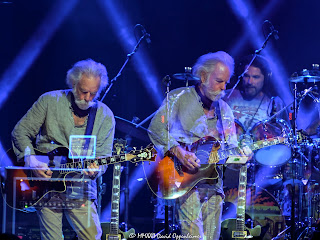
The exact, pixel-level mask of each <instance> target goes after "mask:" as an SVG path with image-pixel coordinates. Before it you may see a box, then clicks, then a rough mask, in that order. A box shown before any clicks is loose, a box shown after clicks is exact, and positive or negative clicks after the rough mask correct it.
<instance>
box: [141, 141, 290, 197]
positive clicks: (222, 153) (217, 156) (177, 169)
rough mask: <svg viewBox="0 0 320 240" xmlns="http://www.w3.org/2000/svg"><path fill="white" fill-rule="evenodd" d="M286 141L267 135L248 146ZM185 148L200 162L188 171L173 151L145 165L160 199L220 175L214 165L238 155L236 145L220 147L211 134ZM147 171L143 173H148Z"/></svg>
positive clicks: (151, 183) (152, 189) (263, 145)
mask: <svg viewBox="0 0 320 240" xmlns="http://www.w3.org/2000/svg"><path fill="white" fill-rule="evenodd" d="M281 143H285V144H287V140H286V138H284V137H275V138H269V139H266V140H261V141H257V142H254V143H252V144H251V145H248V147H250V149H251V150H252V151H254V150H258V149H261V148H264V147H268V146H272V145H277V144H281ZM185 148H186V149H187V150H188V151H191V152H194V153H195V154H196V156H197V157H198V159H200V161H201V167H200V168H198V169H196V170H194V171H190V170H188V169H187V168H185V167H184V166H183V165H182V164H181V163H180V162H179V160H177V159H176V158H175V157H174V155H173V154H171V153H170V152H168V153H167V154H166V155H165V156H164V158H161V157H160V156H159V154H155V157H156V159H155V161H154V162H153V163H152V164H150V165H149V166H148V165H144V167H145V168H151V169H150V171H151V172H152V174H151V175H150V177H148V185H149V187H150V189H151V191H152V192H153V193H154V194H155V195H156V196H157V197H160V198H163V199H176V198H178V197H181V196H182V195H184V194H186V193H187V192H189V191H190V190H191V189H192V188H193V187H194V186H195V185H196V184H197V183H198V182H200V181H201V180H215V179H217V178H218V177H219V173H218V171H217V169H216V165H219V164H225V163H226V160H227V159H228V158H229V157H231V156H239V155H240V149H239V148H230V149H224V150H222V149H220V143H219V141H217V140H216V139H215V138H214V137H204V138H201V139H199V140H198V141H196V142H194V143H193V144H191V145H186V146H185ZM236 161H237V158H235V161H234V162H235V163H236ZM147 171H148V170H146V171H145V172H147Z"/></svg>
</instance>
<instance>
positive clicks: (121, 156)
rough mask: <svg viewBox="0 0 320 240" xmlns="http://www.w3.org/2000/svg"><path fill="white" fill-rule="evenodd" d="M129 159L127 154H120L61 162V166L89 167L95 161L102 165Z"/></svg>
mask: <svg viewBox="0 0 320 240" xmlns="http://www.w3.org/2000/svg"><path fill="white" fill-rule="evenodd" d="M124 161H127V157H126V154H119V155H113V156H111V157H104V158H96V159H89V160H87V159H86V160H84V161H78V162H69V163H65V164H61V165H60V168H65V169H70V168H72V169H73V168H75V169H84V168H87V167H88V166H89V165H90V164H91V163H95V164H97V165H98V166H102V165H109V164H115V163H120V162H124Z"/></svg>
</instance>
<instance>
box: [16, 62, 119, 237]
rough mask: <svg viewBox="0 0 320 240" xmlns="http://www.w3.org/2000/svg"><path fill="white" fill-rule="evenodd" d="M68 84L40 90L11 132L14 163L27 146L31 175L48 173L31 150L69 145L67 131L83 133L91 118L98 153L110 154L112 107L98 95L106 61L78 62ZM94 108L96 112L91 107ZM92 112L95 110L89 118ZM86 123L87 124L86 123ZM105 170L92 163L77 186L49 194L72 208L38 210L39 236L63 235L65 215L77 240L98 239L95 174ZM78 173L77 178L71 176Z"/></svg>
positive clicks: (104, 82) (21, 158)
mask: <svg viewBox="0 0 320 240" xmlns="http://www.w3.org/2000/svg"><path fill="white" fill-rule="evenodd" d="M67 84H68V85H69V87H70V88H71V89H68V90H57V91H51V92H47V93H45V94H43V95H42V96H40V97H39V99H38V100H37V101H36V102H35V103H34V104H33V106H32V107H31V108H30V109H29V111H28V112H27V113H26V114H25V115H24V116H23V117H22V119H21V120H20V121H19V122H18V123H17V125H16V126H15V128H14V129H13V131H12V145H13V149H14V152H15V154H16V156H17V159H18V161H22V162H23V161H24V157H25V156H24V155H25V149H30V154H31V155H30V156H29V157H28V158H27V159H28V161H25V165H26V166H27V167H30V168H31V169H32V174H33V176H35V177H40V178H47V179H50V178H51V177H52V174H53V172H52V171H51V170H50V168H49V167H48V164H46V163H43V162H41V161H39V160H38V159H37V156H36V155H35V148H36V149H37V150H40V151H42V152H50V151H52V150H54V149H56V148H57V147H65V148H68V147H69V137H70V136H71V135H84V134H85V133H86V132H87V131H86V130H87V125H88V119H92V121H91V120H90V122H92V124H93V125H91V127H90V128H91V130H90V132H91V135H94V136H95V137H96V156H98V157H106V156H111V155H112V147H113V138H114V131H115V120H114V116H113V113H112V111H111V110H110V109H109V108H108V107H107V106H106V105H105V104H104V103H102V102H100V101H98V100H97V99H98V97H99V94H100V93H101V91H102V90H103V89H104V88H105V87H106V86H107V84H108V76H107V70H106V68H105V66H104V65H102V64H101V63H97V62H95V61H93V60H92V59H87V60H83V61H79V62H77V63H75V64H74V66H73V67H72V68H71V69H70V70H69V71H68V73H67ZM93 108H96V110H95V113H93V111H92V109H93ZM90 114H93V115H94V114H95V118H94V117H90V118H89V115H90ZM89 125H90V124H89ZM105 171H106V166H98V165H96V163H91V164H90V165H89V166H88V169H87V170H85V171H79V173H78V175H79V178H80V179H83V181H81V183H80V182H79V183H78V184H80V185H79V186H76V185H77V183H75V184H74V185H75V186H74V187H73V188H72V189H70V191H69V190H68V189H67V191H64V192H62V193H60V192H52V194H51V195H50V199H48V202H49V203H50V202H53V203H55V204H56V205H57V203H59V204H60V206H63V205H65V202H66V200H70V199H72V201H73V203H74V205H75V207H73V208H68V209H63V208H49V207H42V208H39V209H38V210H37V213H38V216H39V220H40V221H39V222H40V230H41V231H40V233H41V239H45V240H49V239H51V240H52V239H55V240H58V239H63V233H62V217H63V213H65V214H66V217H67V219H68V221H69V223H70V225H71V226H72V227H73V229H74V230H75V232H76V233H77V236H78V239H90V240H91V239H101V234H102V230H101V226H100V221H99V216H98V214H97V205H96V199H97V186H96V178H97V177H99V176H100V175H102V174H103V173H104V172H105ZM75 177H77V176H75Z"/></svg>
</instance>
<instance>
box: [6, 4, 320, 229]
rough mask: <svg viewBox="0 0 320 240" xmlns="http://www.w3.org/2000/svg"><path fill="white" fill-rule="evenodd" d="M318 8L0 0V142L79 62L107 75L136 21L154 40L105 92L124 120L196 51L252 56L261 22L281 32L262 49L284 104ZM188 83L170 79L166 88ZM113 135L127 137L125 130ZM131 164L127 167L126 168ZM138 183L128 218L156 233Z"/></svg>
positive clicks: (305, 63) (156, 96)
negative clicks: (96, 64)
mask: <svg viewBox="0 0 320 240" xmlns="http://www.w3.org/2000/svg"><path fill="white" fill-rule="evenodd" d="M106 2H108V3H106ZM236 2H237V4H236ZM239 3H242V5H241V4H239ZM64 5H65V6H64ZM319 10H320V2H319V1H317V0H308V1H301V0H274V1H272V0H252V1H249V0H247V1H231V0H229V1H228V0H225V1H221V0H197V1H195V0H176V1H172V0H162V1H147V0H105V1H99V0H82V1H75V0H72V1H71V0H67V1H66V0H12V1H10V0H8V1H0V32H1V35H0V102H1V103H0V115H1V118H0V119H1V120H0V121H1V125H0V126H1V134H0V140H1V145H2V148H3V150H6V149H8V148H10V147H11V143H10V133H11V131H12V129H13V127H14V125H15V124H16V123H17V121H18V120H19V119H20V118H21V117H22V116H23V115H24V114H25V113H26V111H27V110H28V109H29V108H30V107H31V105H32V104H33V102H34V101H36V100H37V98H38V97H39V96H40V95H41V94H43V93H44V92H47V91H50V90H55V89H63V88H66V84H65V76H66V72H67V70H68V69H69V68H70V67H71V66H72V64H73V63H75V62H76V61H78V60H82V59H86V58H92V59H94V60H96V61H98V62H101V63H103V64H105V66H106V67H107V70H108V73H109V78H110V79H112V78H113V77H114V76H115V75H116V74H117V73H118V71H119V70H120V68H121V66H122V64H123V63H124V61H125V59H126V55H127V54H128V53H129V52H131V51H132V50H133V46H134V44H135V43H136V42H135V41H133V40H135V35H136V36H139V37H140V36H141V30H139V28H138V29H136V31H134V26H135V25H136V24H138V23H139V24H142V25H143V26H144V27H145V29H146V30H147V32H148V33H149V34H150V36H151V44H149V45H147V44H146V42H145V41H143V42H142V43H141V45H140V47H139V49H138V51H137V53H136V54H135V55H134V56H133V57H132V58H131V60H130V61H129V63H128V64H127V66H126V67H125V69H124V71H123V73H122V75H121V76H120V77H119V78H118V80H117V81H116V82H115V84H114V86H113V87H112V89H111V91H110V92H109V93H108V95H107V96H106V98H105V99H104V102H105V103H106V104H107V105H108V106H109V107H110V108H111V109H112V111H113V112H114V114H115V116H119V117H121V118H124V119H127V120H129V121H131V120H132V118H133V117H135V116H136V117H138V118H139V119H140V120H143V119H145V118H146V117H148V116H149V115H150V114H152V113H153V112H154V111H155V110H156V109H157V108H158V107H159V105H160V103H161V101H162V99H163V98H164V96H165V94H164V92H165V86H164V85H163V84H162V83H161V80H162V78H163V77H164V76H165V75H172V74H174V73H181V72H184V67H186V66H192V65H193V63H194V62H195V61H196V59H197V58H198V57H199V56H200V55H202V54H205V53H208V52H214V51H218V50H224V51H227V52H229V53H230V54H231V55H232V56H233V57H234V58H238V57H241V56H244V55H247V54H251V53H253V52H254V50H255V49H258V48H259V47H261V46H262V43H263V39H264V38H263V33H262V25H263V22H264V20H266V19H268V20H270V21H271V22H272V23H273V25H274V27H275V28H276V29H277V30H278V31H279V40H277V41H275V40H274V39H270V41H269V42H268V44H267V47H266V49H265V50H263V51H262V54H263V55H264V54H265V55H267V56H269V57H270V59H271V61H272V62H273V63H274V64H275V66H276V67H279V68H280V70H279V71H278V72H279V74H281V75H278V76H277V77H278V80H277V82H276V83H275V86H276V89H277V91H278V93H279V95H280V96H281V97H282V98H283V100H284V101H285V102H286V103H287V104H289V103H290V102H291V101H292V100H291V98H292V95H291V94H290V93H289V92H290V87H289V78H290V76H291V74H292V73H294V72H299V71H301V70H302V69H303V68H307V69H310V68H311V64H313V63H319V62H320V58H319V53H320V45H319V42H320V33H319V30H318V24H317V22H318V21H319V16H320V14H319ZM49 16H50V17H49ZM48 19H49V20H48ZM317 19H318V20H317ZM58 21H59V23H57V22H58ZM258 35H259V36H258ZM236 46H238V47H237V48H236ZM141 59H142V60H141ZM184 85H185V83H184V82H183V81H178V80H173V83H172V86H171V89H173V88H176V87H180V86H184ZM288 93H289V95H288ZM313 108H314V107H312V101H311V100H310V99H307V98H306V100H305V101H304V103H303V106H302V110H301V112H302V113H301V115H299V119H300V120H299V121H300V126H299V127H300V128H304V127H306V126H307V125H308V124H309V123H310V122H311V120H312V119H311V117H306V116H311V114H312V110H313ZM308 114H310V115H308ZM148 123H149V122H147V123H146V124H145V125H144V127H147V126H148ZM116 137H124V133H123V132H122V131H121V129H117V133H116ZM147 144H148V142H146V141H141V140H138V139H136V138H133V141H132V145H133V146H137V147H140V146H146V145H147ZM2 167H5V166H4V165H3V164H2ZM134 169H135V167H134V166H133V165H131V167H130V172H131V173H132V172H133V171H134ZM111 179H112V168H111V167H110V168H109V169H108V171H107V173H106V174H105V175H104V182H105V183H106V184H107V193H106V194H105V195H104V196H103V203H102V206H103V209H104V208H105V207H106V205H107V203H108V202H109V199H110V191H111V190H110V189H111V188H110V185H111ZM131 181H136V180H131ZM134 184H135V185H141V186H140V189H139V190H138V191H137V193H136V195H135V196H134V197H133V199H132V201H131V203H130V211H129V223H130V224H131V225H132V226H133V227H135V228H136V229H137V230H138V231H144V232H152V218H153V211H154V207H153V204H152V203H151V196H152V194H151V192H150V191H149V189H148V187H147V185H146V184H145V181H136V182H134ZM121 207H123V206H121ZM30 216H31V215H30ZM26 218H34V221H33V223H34V224H36V221H37V219H36V217H35V216H34V215H32V216H31V217H28V216H24V215H23V216H20V219H17V221H21V222H23V221H24V220H25V219H26ZM121 218H122V219H121V221H123V215H121ZM106 220H107V219H106ZM21 224H23V223H21Z"/></svg>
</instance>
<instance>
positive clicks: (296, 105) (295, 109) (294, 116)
mask: <svg viewBox="0 0 320 240" xmlns="http://www.w3.org/2000/svg"><path fill="white" fill-rule="evenodd" d="M293 93H294V101H293V114H292V130H293V154H292V159H296V158H297V157H298V156H299V153H298V144H297V138H296V135H297V115H298V110H299V104H300V102H301V100H302V98H301V99H298V94H297V84H296V83H295V84H294V89H293ZM291 164H292V167H291V171H292V172H291V176H292V198H291V219H290V221H291V229H290V230H291V239H292V240H294V239H296V236H295V235H296V224H295V208H296V206H295V197H296V196H295V189H296V188H295V182H296V181H295V176H296V175H295V170H296V168H295V167H296V166H295V165H296V164H295V162H294V160H293V162H292V163H291ZM299 220H300V219H298V221H299Z"/></svg>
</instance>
